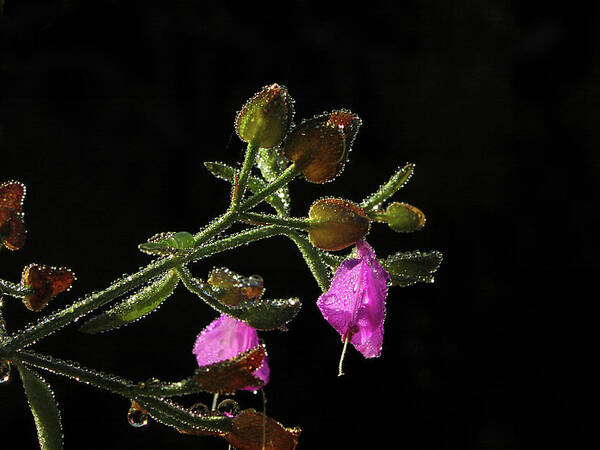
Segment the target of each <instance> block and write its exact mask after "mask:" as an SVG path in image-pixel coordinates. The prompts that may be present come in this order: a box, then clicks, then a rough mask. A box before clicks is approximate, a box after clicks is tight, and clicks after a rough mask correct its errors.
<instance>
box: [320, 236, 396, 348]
mask: <svg viewBox="0 0 600 450" xmlns="http://www.w3.org/2000/svg"><path fill="white" fill-rule="evenodd" d="M356 248H357V253H358V256H359V258H358V259H348V260H346V261H344V262H343V263H342V264H341V265H340V266H339V267H338V270H337V271H336V273H335V275H334V277H333V280H332V281H331V286H330V288H329V291H327V292H326V293H325V294H323V295H321V297H320V298H319V300H318V301H317V306H318V307H319V309H320V310H321V313H322V314H323V317H325V320H327V322H329V324H330V325H331V326H333V328H334V329H335V330H336V331H337V332H338V333H340V335H341V336H342V340H344V339H345V338H346V337H347V336H348V337H349V338H350V342H351V343H352V344H353V345H354V347H355V348H356V349H357V350H358V351H359V352H361V353H362V354H363V356H364V357H365V358H375V357H377V356H379V355H380V354H381V345H382V343H383V322H384V320H385V298H386V296H387V280H388V278H389V274H388V273H387V272H386V271H385V269H384V268H383V267H382V266H381V264H379V262H378V261H377V257H376V255H375V252H374V251H373V249H372V248H371V246H370V245H369V244H367V242H366V241H359V242H357V244H356Z"/></svg>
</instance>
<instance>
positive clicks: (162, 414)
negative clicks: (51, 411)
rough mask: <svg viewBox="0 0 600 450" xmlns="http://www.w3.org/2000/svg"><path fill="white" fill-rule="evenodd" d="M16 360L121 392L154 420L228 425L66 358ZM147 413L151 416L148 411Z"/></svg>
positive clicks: (22, 355) (27, 355)
mask: <svg viewBox="0 0 600 450" xmlns="http://www.w3.org/2000/svg"><path fill="white" fill-rule="evenodd" d="M17 359H18V360H20V361H21V362H23V363H25V364H28V365H30V366H33V367H37V368H39V369H44V370H47V371H49V372H52V373H56V374H58V375H62V376H65V377H68V378H71V379H73V380H76V381H78V382H80V383H85V384H89V385H92V386H94V387H97V388H100V389H105V390H107V391H110V392H113V393H115V394H118V395H122V396H123V397H126V398H129V399H132V400H135V401H137V402H139V403H140V404H142V405H143V406H145V405H146V404H147V405H150V406H151V408H152V409H153V410H154V411H152V412H154V414H156V415H157V416H158V417H156V418H157V419H158V420H161V419H163V420H162V421H164V422H165V424H166V425H171V426H175V427H182V426H189V427H190V428H203V429H207V430H213V431H224V430H227V429H229V428H230V427H231V419H229V418H228V417H211V416H208V417H201V416H198V415H195V414H193V413H191V412H189V411H187V410H186V409H184V408H182V407H180V406H179V405H177V404H175V403H172V402H168V401H165V400H163V399H158V398H153V397H147V396H143V395H140V393H139V390H138V389H139V385H137V384H135V383H132V382H131V381H129V380H126V379H125V378H121V377H118V376H115V375H111V374H107V373H103V372H99V371H96V370H92V369H87V368H85V367H81V366H78V365H75V364H74V363H72V362H69V361H64V360H61V359H58V358H53V357H50V356H46V355H40V354H38V353H34V352H31V351H21V352H18V353H17ZM149 412H150V413H151V415H153V414H152V412H151V411H149ZM167 422H170V423H167Z"/></svg>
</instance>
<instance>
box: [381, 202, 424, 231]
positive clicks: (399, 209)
mask: <svg viewBox="0 0 600 450" xmlns="http://www.w3.org/2000/svg"><path fill="white" fill-rule="evenodd" d="M383 216H384V220H385V221H386V222H387V224H388V225H389V227H390V228H391V229H392V230H394V231H397V232H398V233H410V232H411V231H417V230H419V229H421V228H423V226H424V225H425V214H423V212H422V211H421V210H420V209H419V208H416V207H415V206H412V205H409V204H408V203H399V202H394V203H391V204H390V205H389V206H388V207H387V209H386V210H385V214H384V215H383Z"/></svg>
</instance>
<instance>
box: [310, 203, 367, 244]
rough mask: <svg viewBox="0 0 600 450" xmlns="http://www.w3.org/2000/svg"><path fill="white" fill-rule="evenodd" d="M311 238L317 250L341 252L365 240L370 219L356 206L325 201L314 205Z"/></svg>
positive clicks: (311, 212)
mask: <svg viewBox="0 0 600 450" xmlns="http://www.w3.org/2000/svg"><path fill="white" fill-rule="evenodd" d="M308 216H309V218H310V228H309V231H308V237H309V239H310V241H311V242H312V244H313V245H314V246H315V247H318V248H321V249H323V250H341V249H343V248H346V247H348V246H350V245H352V244H354V243H355V242H356V241H358V240H360V239H362V238H363V237H365V235H366V234H367V232H368V231H369V218H368V217H367V216H366V214H365V213H364V211H363V210H362V209H361V208H360V207H359V206H358V205H356V204H354V203H352V202H349V201H346V200H341V199H338V198H324V199H321V200H317V201H316V202H315V203H313V204H312V206H311V207H310V210H309V212H308Z"/></svg>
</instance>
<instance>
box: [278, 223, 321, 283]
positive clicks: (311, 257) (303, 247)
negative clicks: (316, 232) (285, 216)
mask: <svg viewBox="0 0 600 450" xmlns="http://www.w3.org/2000/svg"><path fill="white" fill-rule="evenodd" d="M283 234H285V235H286V236H287V237H288V238H290V239H291V240H292V241H293V242H294V244H296V246H297V247H298V249H299V250H300V253H302V256H303V257H304V260H305V261H306V264H307V265H308V268H309V269H310V271H311V272H312V274H313V276H314V277H315V280H316V281H317V284H318V285H319V288H320V289H321V291H322V292H327V289H329V271H328V269H327V266H326V265H325V264H324V263H323V260H322V259H321V252H320V251H319V250H318V249H317V248H316V247H315V246H313V245H312V244H311V243H310V241H309V240H308V239H307V238H306V237H304V236H302V235H301V234H300V233H298V232H297V231H294V230H290V229H289V228H285V229H284V231H283Z"/></svg>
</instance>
